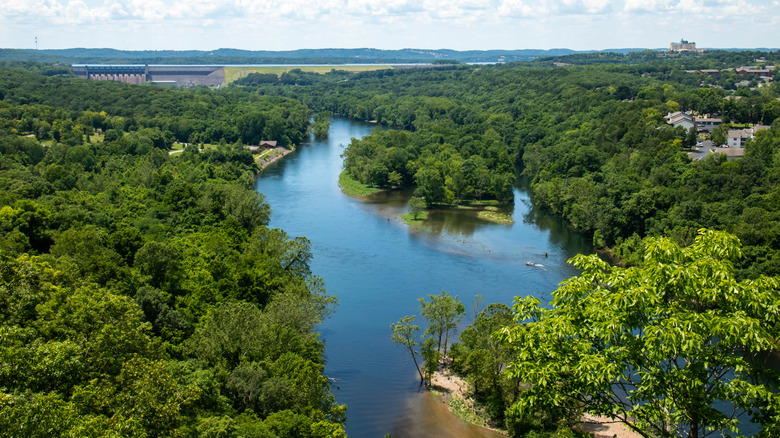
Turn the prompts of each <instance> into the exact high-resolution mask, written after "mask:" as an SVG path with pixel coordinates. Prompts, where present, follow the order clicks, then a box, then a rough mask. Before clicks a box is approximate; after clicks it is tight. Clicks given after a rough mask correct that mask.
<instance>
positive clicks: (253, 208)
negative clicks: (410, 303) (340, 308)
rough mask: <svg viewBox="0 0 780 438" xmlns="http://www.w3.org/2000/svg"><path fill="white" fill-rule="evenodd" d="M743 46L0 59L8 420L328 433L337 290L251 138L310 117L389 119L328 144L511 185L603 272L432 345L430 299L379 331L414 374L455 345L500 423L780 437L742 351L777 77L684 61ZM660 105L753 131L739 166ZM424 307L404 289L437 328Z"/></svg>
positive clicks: (773, 142)
mask: <svg viewBox="0 0 780 438" xmlns="http://www.w3.org/2000/svg"><path fill="white" fill-rule="evenodd" d="M759 56H761V57H763V60H762V61H760V62H761V63H767V64H776V63H777V62H778V61H779V60H780V59H779V56H778V53H776V52H768V53H767V52H763V53H753V52H738V53H732V52H717V51H716V52H712V53H708V54H705V55H701V56H679V57H678V56H660V55H657V54H650V53H644V52H636V53H629V54H625V55H620V54H614V55H612V54H601V53H599V54H575V55H572V57H571V58H569V57H562V58H560V59H559V58H547V59H539V60H536V61H533V62H526V63H507V64H501V65H492V66H486V65H465V64H449V65H448V64H443V65H439V66H437V67H436V68H430V69H408V70H402V69H396V70H384V71H376V72H365V73H356V74H351V73H346V72H343V71H337V70H334V71H332V72H330V73H327V74H323V75H320V74H316V73H305V72H302V71H300V70H297V71H296V70H293V71H291V72H288V73H285V74H283V75H281V76H280V77H271V76H269V75H254V74H250V75H248V76H247V77H246V78H243V79H241V80H239V81H237V82H236V83H234V84H233V85H232V86H230V87H226V88H223V89H219V90H212V89H208V88H204V87H193V88H190V89H167V88H160V87H154V86H132V85H127V84H121V83H116V82H110V81H85V80H80V79H76V78H73V77H70V75H68V74H67V72H63V71H61V68H60V67H58V66H56V65H45V64H33V63H14V62H6V63H4V67H6V68H2V69H0V187H2V190H0V229H1V230H2V233H1V234H0V282H1V283H0V313H2V315H3V318H2V321H0V324H2V325H0V333H2V339H3V342H2V345H1V346H0V356H1V357H2V359H0V436H9V437H11V436H19V435H21V436H63V435H64V436H125V435H132V436H150V437H151V436H246V437H255V436H256V437H275V436H279V437H288V436H289V437H293V436H295V437H326V436H345V432H344V422H345V415H346V407H345V406H341V405H338V404H337V403H336V402H335V401H334V397H333V395H332V394H331V391H330V385H329V382H328V379H327V377H325V376H324V375H323V369H324V365H323V364H324V358H323V342H322V340H321V339H320V338H319V335H318V334H317V332H316V328H317V325H318V324H319V323H320V322H322V321H323V320H324V319H325V318H327V316H328V315H329V314H330V313H331V312H333V311H334V309H335V306H336V303H337V300H336V297H333V296H329V295H328V294H327V293H326V290H325V285H324V284H323V282H322V280H321V279H320V278H318V277H317V276H316V275H313V274H312V272H311V270H310V268H309V264H310V261H311V250H310V243H309V242H308V240H306V238H304V237H296V238H291V237H290V236H288V235H287V234H286V233H285V232H284V231H283V230H280V229H270V228H268V224H269V217H270V215H271V207H270V206H269V205H268V204H267V203H266V202H265V201H264V199H263V196H262V194H260V193H257V192H255V191H254V190H253V188H252V187H253V182H254V177H255V175H256V173H257V171H258V168H257V165H256V164H255V161H254V158H253V156H252V154H251V153H250V152H249V150H247V149H246V148H244V145H248V144H257V143H258V142H259V141H261V140H276V141H278V142H279V143H280V144H281V145H284V146H295V145H298V144H300V143H301V142H302V141H303V140H304V139H305V138H308V135H309V132H310V128H311V126H310V125H311V124H312V123H311V120H312V116H313V115H314V114H315V113H317V114H319V115H318V116H316V118H315V119H314V130H315V134H317V135H318V136H324V135H327V126H328V123H329V122H328V115H329V114H332V115H334V116H340V117H347V118H352V119H358V120H363V121H371V122H374V123H376V125H377V126H378V127H381V129H377V130H376V131H375V132H374V133H373V134H371V135H369V136H367V137H364V138H363V139H361V140H353V141H352V142H351V143H350V144H349V145H347V148H346V149H345V152H344V155H343V158H344V168H345V172H346V173H347V174H348V175H349V176H350V177H351V178H353V179H355V180H357V181H359V182H362V183H364V184H367V185H371V186H374V187H378V188H383V189H389V190H392V189H396V188H403V187H415V190H416V192H415V198H419V199H422V200H424V202H425V204H427V205H429V206H433V205H441V204H448V205H449V204H458V203H461V202H472V201H485V200H493V201H498V202H499V203H511V202H513V199H512V196H513V195H512V189H513V188H514V187H515V186H518V185H520V184H525V186H526V188H527V189H528V190H529V192H530V194H531V199H532V200H533V203H534V205H535V206H537V207H538V208H542V209H546V210H548V211H550V212H552V213H554V214H556V215H558V216H560V217H562V218H563V219H565V220H566V221H567V222H568V223H569V224H571V226H572V227H573V228H575V229H576V230H578V231H580V232H581V233H583V234H585V235H586V236H588V237H589V238H592V240H593V243H594V245H595V246H596V247H597V248H598V249H599V250H602V251H603V252H604V253H605V254H607V255H608V256H609V257H611V258H612V259H613V260H615V261H616V262H617V263H618V264H619V266H611V265H608V264H606V263H605V262H603V261H602V260H601V259H599V258H597V257H595V256H593V257H585V256H582V257H577V258H575V259H574V260H572V262H573V263H574V264H575V265H576V266H577V267H578V268H579V269H580V270H581V271H582V274H581V275H580V276H579V277H576V278H573V279H571V280H568V281H567V282H565V284H562V285H561V286H560V288H559V290H557V291H555V292H554V293H553V301H552V302H551V303H539V302H538V300H537V301H534V299H532V298H524V299H522V298H519V299H518V300H517V301H516V302H515V304H514V306H512V307H511V308H510V307H509V306H507V305H504V304H490V305H488V306H486V307H485V308H484V309H481V310H480V311H479V312H475V313H476V316H475V319H474V320H473V322H472V323H471V324H470V325H468V326H466V327H462V328H463V330H462V331H461V333H460V336H459V338H458V342H457V344H455V345H452V346H451V347H450V348H448V347H449V345H450V343H449V342H448V341H449V340H454V339H455V338H456V335H455V326H457V325H458V324H457V321H459V320H460V317H459V315H462V314H463V310H462V307H463V305H462V304H460V303H459V301H458V298H457V297H454V300H453V297H451V296H447V295H446V294H444V295H442V297H441V299H443V301H444V302H446V303H447V306H449V307H448V308H449V310H448V311H449V312H450V315H453V314H454V315H455V316H453V317H452V318H454V319H450V320H447V321H445V322H444V323H441V322H437V323H436V324H438V325H435V324H434V325H431V324H429V327H426V328H425V330H424V331H423V330H422V329H421V328H420V327H416V326H415V325H414V318H413V317H412V316H409V317H406V319H402V320H401V321H399V322H398V323H397V324H394V325H393V327H392V329H393V340H394V341H396V343H398V344H399V345H402V346H407V347H409V350H410V354H411V356H412V357H413V358H415V350H414V349H415V347H416V346H417V347H420V348H423V347H424V351H425V355H426V357H424V358H423V360H422V363H421V364H420V367H419V368H418V370H419V371H420V377H421V380H425V374H426V373H429V372H431V371H433V370H435V367H433V366H432V364H437V363H438V361H439V360H440V359H441V358H444V357H446V358H448V360H451V365H450V366H451V368H452V369H453V370H455V371H458V372H459V373H461V374H462V375H463V376H464V378H465V379H466V380H467V381H468V382H469V384H470V388H471V391H472V394H473V396H474V398H475V399H477V400H478V401H479V402H480V403H482V406H484V409H485V410H486V412H487V413H488V415H489V416H490V417H491V418H492V419H493V420H494V421H497V422H499V423H501V425H502V426H503V427H504V428H505V429H506V430H508V431H509V432H510V433H511V434H512V435H513V436H536V437H541V436H567V435H568V434H571V433H574V432H572V429H571V426H572V425H573V424H574V423H575V421H574V420H576V419H578V418H579V415H580V414H582V413H583V412H585V411H587V412H590V413H596V414H599V415H607V416H612V417H613V418H618V419H620V420H621V421H626V422H627V423H631V424H632V427H634V428H635V429H636V430H637V431H638V432H640V433H641V434H643V436H669V435H675V434H687V435H688V436H706V434H707V433H711V432H712V431H722V430H730V431H735V430H737V429H738V426H739V425H738V420H737V419H736V416H734V415H731V416H729V415H722V414H721V413H720V411H718V410H717V409H710V408H711V406H712V403H713V400H727V401H728V402H729V403H733V404H735V405H736V406H738V407H739V408H740V409H741V411H742V412H743V413H744V415H748V416H749V417H750V419H751V420H752V421H753V422H754V423H755V424H758V425H760V427H762V429H761V430H762V433H763V434H764V435H765V436H772V435H773V434H774V433H778V424H780V400H778V397H777V394H776V391H773V390H772V388H775V389H776V388H777V381H778V380H777V374H776V373H775V372H774V371H772V370H771V369H769V368H765V367H763V366H757V364H763V363H764V360H765V359H766V358H765V355H766V354H767V352H769V351H773V350H774V351H776V350H777V336H778V335H780V333H778V327H780V315H778V310H777V309H778V306H777V302H778V290H780V286H778V280H777V276H778V275H780V202H778V199H780V188H778V186H777V184H776V181H777V180H778V177H779V176H780V174H778V172H780V148H778V145H780V100H778V99H779V98H780V82H778V80H780V77H778V76H779V74H778V72H777V71H775V73H774V77H773V78H772V80H771V81H765V80H763V79H760V78H758V77H752V76H749V75H748V76H740V75H738V74H737V73H736V72H735V71H733V70H724V71H722V72H721V73H719V74H718V75H716V76H710V75H704V74H701V73H699V72H687V71H686V70H696V69H704V68H708V69H709V68H715V69H728V68H734V67H739V66H741V65H746V64H753V63H755V62H756V58H757V57H759ZM555 62H559V63H560V62H563V63H566V64H573V65H569V66H555V64H554V63H555ZM743 81H746V82H747V85H745V83H743ZM759 83H761V85H762V86H761V87H758V84H759ZM675 111H692V112H695V113H697V114H702V115H704V114H710V115H719V116H721V117H722V119H723V122H724V125H726V126H735V127H736V126H739V127H743V126H748V125H753V124H763V125H766V126H767V127H768V128H767V129H764V130H761V131H759V132H758V133H757V134H756V136H755V138H754V139H751V140H750V141H748V142H747V145H746V147H745V156H744V157H743V158H740V159H737V160H729V159H727V157H726V156H725V155H723V154H709V155H708V156H707V157H706V158H705V159H703V160H697V161H693V160H692V159H691V158H689V156H688V155H687V151H688V150H690V147H691V142H692V141H693V142H695V141H696V140H697V138H698V139H703V138H704V137H706V135H705V134H696V133H693V137H692V136H691V135H692V133H691V132H690V131H686V130H685V129H684V128H680V127H677V128H675V127H672V126H670V125H668V124H667V122H666V120H665V116H666V114H667V113H670V112H675ZM184 144H187V146H183V145H184ZM173 147H177V148H180V147H183V148H184V149H183V151H182V152H179V153H175V154H170V153H169V152H171V149H172V148H173ZM708 230H709V231H708ZM664 236H665V237H664ZM439 299H440V297H438V296H433V295H431V296H429V297H428V300H426V299H425V298H421V300H420V308H421V314H422V316H423V317H424V318H426V319H427V320H428V321H436V320H435V319H434V316H433V315H434V314H435V312H434V310H435V309H436V305H435V303H437V302H438V301H437V300H439ZM453 309H454V310H453ZM453 312H454V313H453ZM453 320H457V321H456V322H455V323H453V322H452V321H453ZM453 324H454V326H453ZM415 327H416V329H415ZM451 329H452V331H450V330H451ZM420 332H422V334H420ZM637 332H641V334H642V336H640V337H637V336H634V334H635V333H637ZM421 337H422V338H421ZM442 337H443V338H442ZM434 338H435V344H434ZM442 339H443V341H442ZM737 353H739V354H737ZM426 362H427V363H426ZM680 363H690V364H692V365H691V366H690V367H680V366H679V364H680ZM712 364H717V366H716V367H712V366H711V365H712ZM426 366H427V367H426ZM626 370H634V372H626ZM636 373H640V374H643V375H646V376H650V377H649V378H646V379H645V378H643V379H641V381H639V380H632V379H634V378H635V376H636ZM729 373H731V374H729ZM735 373H736V374H735ZM724 375H729V376H730V375H735V376H737V377H738V378H734V379H725V380H724V379H721V377H723V376H724ZM743 377H744V378H743ZM702 381H704V382H708V383H709V384H711V385H710V386H709V388H708V389H707V390H702V391H699V392H697V391H694V390H691V389H690V388H699V386H696V385H697V382H702ZM721 381H723V382H726V383H727V384H723V385H720V384H718V383H719V382H721ZM530 382H536V383H535V384H533V385H532V384H530ZM615 382H621V383H622V384H624V385H626V384H630V385H629V386H631V385H632V386H631V387H630V388H628V387H626V389H625V391H631V394H632V398H629V399H627V400H619V401H618V402H616V401H615V400H616V396H615V393H614V392H611V391H612V388H613V386H614V384H615ZM685 385H689V386H688V387H686V388H687V389H684V388H683V387H684V386H685ZM772 385H774V386H772ZM681 388H683V389H681ZM681 393H684V394H686V397H681V396H680V394H681ZM617 398H618V399H619V398H620V397H617ZM647 399H654V400H658V402H657V403H644V401H645V400H647ZM629 420H632V421H629Z"/></svg>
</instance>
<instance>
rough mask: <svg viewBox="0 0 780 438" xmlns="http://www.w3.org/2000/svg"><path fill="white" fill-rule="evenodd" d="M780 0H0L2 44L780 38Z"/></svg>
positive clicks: (579, 44)
mask: <svg viewBox="0 0 780 438" xmlns="http://www.w3.org/2000/svg"><path fill="white" fill-rule="evenodd" d="M778 17H780V0H618V1H612V0H418V1H413V0H281V1H280V0H0V47H3V48H33V47H34V46H35V37H36V36H37V37H38V47H39V48H42V49H44V48H46V49H60V48H70V47H112V48H117V49H129V50H147V49H148V50H167V49H175V50H183V49H200V50H210V49H217V48H223V47H230V48H239V49H248V50H288V49H298V48H326V47H339V48H340V47H346V48H352V47H374V48H379V49H400V48H427V49H441V48H448V49H456V50H469V49H549V48H560V47H565V48H571V49H577V50H583V49H607V48H624V47H647V48H660V47H668V45H669V42H671V41H679V40H680V39H681V38H685V39H687V40H690V41H695V42H696V43H697V45H698V46H699V47H741V48H753V47H780V26H779V25H780V19H779V18H778Z"/></svg>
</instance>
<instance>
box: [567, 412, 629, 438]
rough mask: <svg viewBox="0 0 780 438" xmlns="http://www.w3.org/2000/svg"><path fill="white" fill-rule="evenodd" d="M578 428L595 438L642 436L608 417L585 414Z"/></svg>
mask: <svg viewBox="0 0 780 438" xmlns="http://www.w3.org/2000/svg"><path fill="white" fill-rule="evenodd" d="M580 428H581V429H582V431H584V432H588V433H592V434H593V436H594V437H595V438H613V437H618V438H642V435H640V434H638V433H636V432H634V431H633V430H631V429H630V428H629V427H628V426H626V425H625V424H623V423H622V422H621V421H619V420H612V419H610V418H608V417H596V416H593V415H588V414H585V415H583V417H582V423H581V424H580Z"/></svg>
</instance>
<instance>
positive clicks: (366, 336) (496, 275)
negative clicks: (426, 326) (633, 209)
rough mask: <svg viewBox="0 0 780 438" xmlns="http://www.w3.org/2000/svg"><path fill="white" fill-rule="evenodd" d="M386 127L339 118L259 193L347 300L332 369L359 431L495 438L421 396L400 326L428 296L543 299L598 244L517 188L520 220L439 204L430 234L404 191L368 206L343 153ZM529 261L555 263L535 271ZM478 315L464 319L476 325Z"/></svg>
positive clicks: (325, 331)
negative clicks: (395, 338) (396, 340)
mask: <svg viewBox="0 0 780 438" xmlns="http://www.w3.org/2000/svg"><path fill="white" fill-rule="evenodd" d="M374 128H375V127H374V125H370V124H366V123H359V122H354V121H348V120H343V119H336V120H334V122H333V124H332V126H331V130H330V133H329V137H328V138H327V139H326V140H322V141H314V140H312V141H310V142H309V143H305V144H302V145H300V146H299V147H298V149H297V151H296V152H295V153H293V154H290V155H288V156H287V157H285V158H284V159H283V160H281V161H279V162H277V163H274V164H273V165H271V166H269V167H268V168H267V169H266V170H265V171H264V172H263V173H262V174H261V175H260V177H259V178H258V181H257V190H258V191H259V192H261V193H263V194H264V195H265V197H266V200H267V201H268V202H269V203H270V205H271V208H272V210H273V215H272V218H271V226H272V227H279V228H283V229H284V230H285V231H287V233H288V234H290V236H306V237H307V238H308V239H309V240H310V241H311V243H312V252H313V256H314V257H313V262H312V265H311V267H312V271H313V272H314V273H315V274H316V275H319V276H321V277H322V278H323V279H324V280H325V284H326V287H327V289H328V293H329V294H331V295H336V296H337V297H338V299H339V306H338V307H337V309H336V312H335V313H334V315H333V316H332V317H331V318H330V319H329V320H327V321H326V322H325V323H324V324H322V326H321V332H322V337H323V338H324V340H325V355H326V361H327V362H326V366H325V373H326V374H327V375H328V376H329V377H331V378H335V379H339V380H337V381H336V384H335V385H334V386H333V388H332V389H333V393H334V395H335V396H336V400H337V401H338V402H339V403H345V404H347V406H348V410H347V417H348V419H347V426H346V427H347V433H348V434H349V435H350V436H352V437H383V436H385V434H392V436H393V437H434V436H452V437H486V436H492V435H491V434H490V433H488V432H486V431H483V430H481V429H478V428H475V427H466V426H465V425H463V424H462V423H460V422H459V420H457V419H456V418H455V417H453V416H450V415H449V413H448V412H447V410H446V408H445V407H444V406H443V403H441V402H438V401H437V400H436V398H435V397H431V396H430V394H427V393H425V392H423V391H420V388H419V383H418V378H417V375H416V371H415V369H414V365H413V364H412V362H411V360H410V359H409V356H408V353H406V352H404V351H403V350H402V349H401V348H398V347H396V346H395V345H394V344H393V343H392V341H391V340H390V324H391V323H393V322H396V321H398V319H399V318H401V317H402V316H405V315H410V314H417V313H418V307H417V305H418V303H417V298H419V297H422V296H427V295H429V294H438V293H440V292H441V291H442V290H446V291H447V292H449V293H450V294H452V295H458V296H459V297H460V299H461V301H463V303H464V304H465V305H466V308H467V309H471V307H472V306H471V304H472V301H473V297H474V295H476V294H480V295H482V296H483V297H484V301H483V302H484V303H491V302H502V303H506V304H511V303H512V300H513V298H514V297H515V296H517V295H521V296H526V295H534V296H537V297H539V298H540V299H541V300H542V301H543V302H546V301H548V300H549V298H550V292H551V291H553V290H555V288H556V286H557V284H558V283H559V282H561V281H562V280H564V279H566V278H568V277H571V276H573V275H576V272H575V270H574V269H573V268H572V267H571V266H569V265H567V264H566V260H567V259H568V258H570V257H572V256H573V255H575V254H576V253H578V252H590V251H592V249H591V247H590V245H589V243H588V242H587V241H586V240H585V239H583V238H582V237H581V236H579V235H578V234H576V233H574V232H572V231H571V230H570V229H568V228H567V227H566V225H565V224H563V223H562V222H561V221H559V220H558V219H556V218H554V217H550V216H546V215H544V214H542V213H540V212H537V211H535V210H534V209H533V207H532V205H531V204H530V201H529V199H528V195H527V194H526V193H525V191H524V190H522V189H521V188H516V189H515V193H514V194H515V204H514V208H513V211H512V216H513V218H514V220H515V224H514V225H511V226H507V225H496V224H490V223H486V222H482V221H480V220H479V219H477V218H476V217H475V216H473V212H469V211H439V212H435V213H434V214H432V215H431V218H430V221H431V222H433V226H432V227H431V228H430V229H429V230H414V229H410V228H409V227H407V226H406V225H405V224H403V223H402V222H400V221H399V220H398V216H400V215H401V214H403V213H405V211H406V207H405V205H404V196H403V194H398V193H393V194H390V195H380V196H378V197H376V198H375V199H372V200H371V201H367V202H366V201H359V200H355V199H352V198H349V197H347V196H345V195H344V194H342V193H341V191H340V189H339V187H338V174H339V173H340V171H341V168H342V167H341V157H340V155H341V153H342V152H343V148H344V146H345V145H348V144H349V142H350V139H351V138H353V137H354V138H360V137H362V136H364V135H367V134H369V133H370V132H371V130H372V129H374ZM527 261H533V262H536V263H540V264H543V265H544V266H543V267H532V266H526V262H527ZM472 318H473V313H472V312H471V311H470V310H469V311H468V312H467V315H466V317H465V318H464V323H468V322H470V321H471V320H472Z"/></svg>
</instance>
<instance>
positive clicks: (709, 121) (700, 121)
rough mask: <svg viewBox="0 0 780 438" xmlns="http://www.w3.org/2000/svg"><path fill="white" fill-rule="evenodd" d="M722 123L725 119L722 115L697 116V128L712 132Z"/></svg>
mask: <svg viewBox="0 0 780 438" xmlns="http://www.w3.org/2000/svg"><path fill="white" fill-rule="evenodd" d="M721 123H723V119H721V118H720V117H696V130H697V131H707V132H712V130H713V129H715V127H716V126H718V125H720V124H721Z"/></svg>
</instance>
